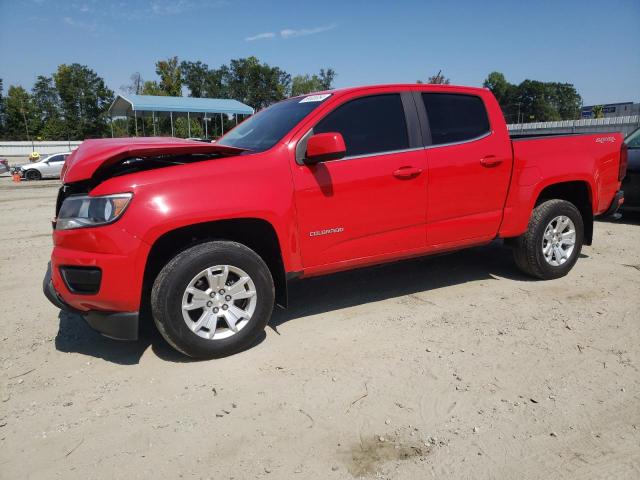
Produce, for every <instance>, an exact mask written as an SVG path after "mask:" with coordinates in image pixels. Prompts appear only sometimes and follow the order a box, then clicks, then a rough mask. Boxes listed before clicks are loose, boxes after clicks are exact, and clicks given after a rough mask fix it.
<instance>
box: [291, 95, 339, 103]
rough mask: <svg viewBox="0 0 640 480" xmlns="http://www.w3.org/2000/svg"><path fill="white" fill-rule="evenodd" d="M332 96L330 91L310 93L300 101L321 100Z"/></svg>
mask: <svg viewBox="0 0 640 480" xmlns="http://www.w3.org/2000/svg"><path fill="white" fill-rule="evenodd" d="M330 96H331V94H330V93H323V94H322V95H309V96H308V97H304V98H303V99H302V100H300V101H299V102H298V103H307V102H321V101H322V100H324V99H325V98H327V97H330Z"/></svg>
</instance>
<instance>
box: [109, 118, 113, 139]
mask: <svg viewBox="0 0 640 480" xmlns="http://www.w3.org/2000/svg"><path fill="white" fill-rule="evenodd" d="M109 125H111V138H113V117H112V116H111V115H109Z"/></svg>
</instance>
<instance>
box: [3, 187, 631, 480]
mask: <svg viewBox="0 0 640 480" xmlns="http://www.w3.org/2000/svg"><path fill="white" fill-rule="evenodd" d="M56 188H57V182H54V181H45V182H23V183H21V184H19V185H15V184H13V183H11V181H10V179H8V178H0V245H1V252H0V294H1V296H2V309H1V310H0V312H1V317H0V320H1V321H0V342H1V343H0V361H1V363H0V365H1V370H0V396H1V400H2V402H1V403H0V477H2V478H11V479H14V478H16V479H17V478H20V479H23V478H29V479H36V478H42V479H51V478H65V479H68V478H81V479H91V478H104V479H112V478H122V477H124V476H125V475H126V477H127V478H132V479H133V478H157V479H164V478H166V479H176V478H194V479H198V478H203V479H204V478H212V479H245V478H274V479H286V478H321V479H341V478H345V479H349V478H353V477H356V478H358V477H366V478H390V479H391V478H392V479H417V478H447V479H457V478H474V479H478V478H480V479H482V478H499V479H515V478H517V479H533V478H540V479H550V478H553V479H565V478H572V479H573V478H576V479H590V478H614V479H625V478H629V479H631V478H633V479H637V478H640V372H639V370H638V369H639V368H640V313H639V312H640V219H639V218H638V217H636V218H627V217H624V218H623V219H622V220H619V221H617V222H598V223H597V224H596V227H595V243H594V246H592V247H585V249H584V250H583V255H582V258H580V260H579V261H578V264H577V265H576V267H575V268H574V269H573V271H572V272H571V273H570V274H569V275H568V276H567V277H565V278H563V279H560V280H555V281H549V282H540V281H531V280H530V279H528V278H526V277H524V276H522V275H520V274H519V273H518V272H517V271H516V269H515V267H514V265H513V263H512V261H511V256H510V252H509V251H508V250H506V249H505V248H503V247H502V246H501V245H500V244H497V243H496V244H492V245H490V246H487V247H483V248H476V249H472V250H468V251H465V252H461V253H456V254H452V255H448V256H442V257H437V258H431V259H421V260H415V261H409V262H403V263H398V264H394V265H387V266H383V267H377V268H372V269H367V270H361V271H355V272H348V273H343V274H339V275H333V276H331V277H326V278H319V279H312V280H307V281H304V282H300V283H298V284H296V285H295V286H294V287H293V288H292V292H291V299H292V305H291V308H290V309H289V310H287V311H276V312H275V315H274V318H273V320H272V323H271V325H270V327H269V328H268V329H267V331H266V334H265V335H264V337H263V338H261V339H260V341H259V342H258V343H257V344H256V345H255V346H254V347H253V348H251V349H250V350H247V351H245V352H243V353H240V354H237V355H235V356H232V357H228V358H225V359H221V360H215V361H205V362H197V361H190V360H188V359H186V358H184V357H182V356H180V355H179V354H177V353H174V352H173V351H172V350H171V349H170V348H169V347H168V346H167V345H166V344H165V343H164V341H163V340H162V339H161V338H160V336H159V335H158V334H157V333H154V332H153V331H151V332H150V333H149V334H147V335H146V336H145V338H144V339H142V340H140V341H138V342H133V343H122V342H117V341H113V340H108V339H106V338H103V337H101V336H99V335H98V334H96V333H94V332H93V331H91V330H90V329H89V328H88V327H87V326H85V325H84V324H83V322H82V321H81V319H79V318H76V317H74V316H71V315H65V314H60V312H59V311H58V310H57V309H56V308H54V307H53V306H52V305H51V304H49V302H48V301H47V300H46V299H45V297H44V296H43V295H42V291H41V281H42V277H43V274H44V271H45V269H46V264H47V260H48V256H49V254H50V248H51V238H50V228H51V227H50V224H49V219H50V217H51V216H52V214H53V208H54V207H53V205H54V201H55V195H56Z"/></svg>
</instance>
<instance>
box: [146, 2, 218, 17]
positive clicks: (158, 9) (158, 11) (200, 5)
mask: <svg viewBox="0 0 640 480" xmlns="http://www.w3.org/2000/svg"><path fill="white" fill-rule="evenodd" d="M227 5H229V2H228V1H227V0H213V1H212V0H208V1H207V0H152V1H151V3H150V5H149V6H150V8H151V12H152V13H153V14H155V15H180V14H181V13H185V12H188V11H190V10H204V9H207V8H218V7H224V6H227Z"/></svg>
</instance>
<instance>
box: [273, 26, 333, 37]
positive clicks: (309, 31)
mask: <svg viewBox="0 0 640 480" xmlns="http://www.w3.org/2000/svg"><path fill="white" fill-rule="evenodd" d="M334 28H336V25H335V24H333V25H327V26H324V27H315V28H300V29H297V30H294V29H291V28H285V29H284V30H280V36H281V37H282V38H294V37H306V36H307V35H315V34H316V33H322V32H328V31H329V30H333V29H334Z"/></svg>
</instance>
